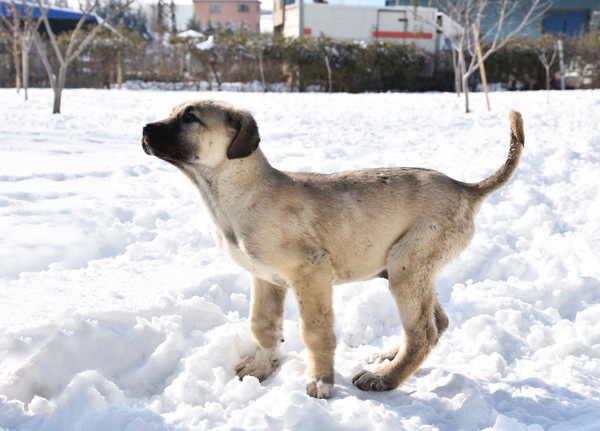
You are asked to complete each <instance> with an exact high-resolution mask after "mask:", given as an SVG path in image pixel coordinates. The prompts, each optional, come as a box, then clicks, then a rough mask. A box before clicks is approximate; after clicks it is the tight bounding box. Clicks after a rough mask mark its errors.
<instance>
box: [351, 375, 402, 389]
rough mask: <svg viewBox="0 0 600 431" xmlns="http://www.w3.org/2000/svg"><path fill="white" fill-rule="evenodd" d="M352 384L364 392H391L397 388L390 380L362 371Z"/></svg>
mask: <svg viewBox="0 0 600 431" xmlns="http://www.w3.org/2000/svg"><path fill="white" fill-rule="evenodd" d="M352 383H353V384H354V386H356V387H357V388H359V389H361V390H363V391H376V392H381V391H389V390H392V389H394V388H395V387H396V385H394V384H393V383H392V381H391V380H390V379H387V378H385V377H382V376H379V375H377V374H375V373H371V372H370V371H361V372H360V373H358V374H357V375H356V376H354V378H353V379H352Z"/></svg>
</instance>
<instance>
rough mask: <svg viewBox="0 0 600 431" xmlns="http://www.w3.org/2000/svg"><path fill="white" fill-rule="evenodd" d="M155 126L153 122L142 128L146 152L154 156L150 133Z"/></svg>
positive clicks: (143, 147)
mask: <svg viewBox="0 0 600 431" xmlns="http://www.w3.org/2000/svg"><path fill="white" fill-rule="evenodd" d="M153 128H154V126H153V125H152V124H146V125H145V126H144V128H143V129H142V149H143V150H144V153H146V154H148V155H149V156H153V155H154V152H153V151H152V146H151V145H150V144H149V143H148V134H149V133H151V132H152V130H153Z"/></svg>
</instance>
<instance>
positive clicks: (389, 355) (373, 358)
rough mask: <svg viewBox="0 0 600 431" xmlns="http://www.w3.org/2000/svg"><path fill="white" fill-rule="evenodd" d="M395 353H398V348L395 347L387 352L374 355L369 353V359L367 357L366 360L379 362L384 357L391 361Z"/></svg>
mask: <svg viewBox="0 0 600 431" xmlns="http://www.w3.org/2000/svg"><path fill="white" fill-rule="evenodd" d="M397 354H398V348H397V347H396V348H395V349H392V350H390V351H388V352H381V353H376V354H374V355H371V356H370V357H369V359H367V362H368V363H369V364H381V363H382V362H384V361H385V360H386V359H387V360H388V361H392V360H393V359H394V358H395V357H396V355H397Z"/></svg>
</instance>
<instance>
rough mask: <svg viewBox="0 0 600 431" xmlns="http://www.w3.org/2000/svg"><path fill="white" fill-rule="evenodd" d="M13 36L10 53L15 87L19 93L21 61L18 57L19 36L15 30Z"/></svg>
mask: <svg viewBox="0 0 600 431" xmlns="http://www.w3.org/2000/svg"><path fill="white" fill-rule="evenodd" d="M13 36H14V39H13V47H12V54H13V63H14V65H15V88H16V89H17V93H19V90H20V89H21V82H22V76H21V61H20V59H19V38H18V36H19V35H18V33H17V32H16V31H15V32H14V34H13Z"/></svg>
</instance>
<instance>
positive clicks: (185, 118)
mask: <svg viewBox="0 0 600 431" xmlns="http://www.w3.org/2000/svg"><path fill="white" fill-rule="evenodd" d="M181 119H182V120H183V121H184V122H186V123H193V122H194V121H196V117H195V116H194V114H192V113H191V112H190V111H188V112H185V113H184V114H183V116H182V117H181Z"/></svg>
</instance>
